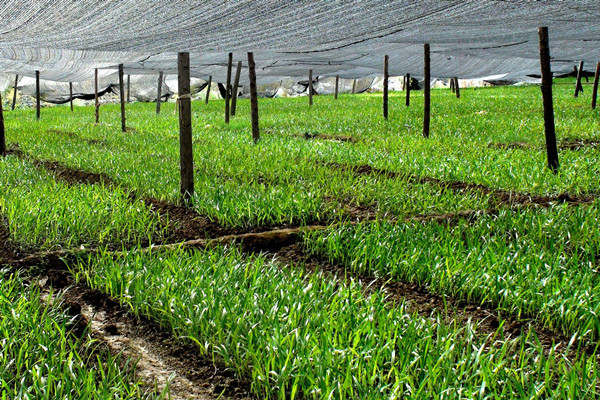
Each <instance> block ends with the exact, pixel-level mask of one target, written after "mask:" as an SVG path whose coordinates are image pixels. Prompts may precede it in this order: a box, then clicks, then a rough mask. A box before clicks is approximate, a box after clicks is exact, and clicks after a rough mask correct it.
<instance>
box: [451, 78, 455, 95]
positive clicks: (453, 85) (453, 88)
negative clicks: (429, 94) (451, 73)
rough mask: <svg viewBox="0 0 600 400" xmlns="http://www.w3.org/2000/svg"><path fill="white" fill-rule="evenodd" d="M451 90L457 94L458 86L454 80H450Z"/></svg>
mask: <svg viewBox="0 0 600 400" xmlns="http://www.w3.org/2000/svg"><path fill="white" fill-rule="evenodd" d="M450 90H452V93H456V86H455V83H454V78H453V77H452V78H450Z"/></svg>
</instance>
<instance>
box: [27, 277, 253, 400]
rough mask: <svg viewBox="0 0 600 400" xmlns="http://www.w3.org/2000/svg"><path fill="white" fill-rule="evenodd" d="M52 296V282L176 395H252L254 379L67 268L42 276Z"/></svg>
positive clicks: (205, 398) (148, 378)
mask: <svg viewBox="0 0 600 400" xmlns="http://www.w3.org/2000/svg"><path fill="white" fill-rule="evenodd" d="M37 282H38V284H39V285H40V286H41V287H42V289H43V290H44V292H43V293H44V294H45V296H46V299H47V298H48V295H49V289H50V287H53V288H54V289H60V290H62V299H63V307H64V308H65V309H66V310H67V311H68V312H69V314H70V315H71V316H72V317H73V318H74V320H76V321H77V326H76V327H75V329H78V330H80V331H83V330H84V329H85V326H87V327H88V328H87V329H89V333H90V335H91V336H92V337H94V338H95V339H97V340H98V341H99V342H100V343H101V344H103V345H106V346H107V347H108V348H109V349H110V351H111V353H113V354H115V355H117V354H122V355H124V356H126V357H128V358H131V359H133V360H135V361H136V374H137V376H138V378H140V379H141V380H142V381H143V382H144V383H145V384H146V385H148V387H150V388H154V387H156V388H157V389H158V390H159V391H163V390H164V389H165V387H166V386H167V385H168V386H169V390H170V398H171V399H174V400H187V399H199V400H212V399H217V398H219V399H231V400H241V399H250V398H251V396H250V394H249V393H250V383H249V381H240V380H238V379H236V378H235V376H234V374H233V373H232V372H230V371H228V370H227V369H226V368H225V367H224V366H222V365H219V363H218V361H217V362H216V364H215V362H214V361H213V360H212V358H210V359H208V358H203V357H200V356H199V355H198V351H197V349H196V348H195V347H194V345H193V344H182V342H181V341H180V340H177V338H175V337H174V336H173V334H172V333H171V332H169V331H167V330H166V329H164V328H162V327H160V326H159V325H157V324H155V323H153V322H152V321H150V320H147V319H144V318H140V317H136V316H135V315H134V313H133V312H132V311H131V310H129V309H126V308H124V307H123V306H121V305H119V303H118V302H116V301H114V300H113V299H111V298H110V297H109V296H107V295H105V294H103V293H101V292H99V291H96V290H92V289H90V288H88V287H86V286H83V285H80V284H75V282H74V280H73V278H72V276H71V275H70V274H69V273H68V272H66V271H57V270H51V271H48V274H47V275H45V276H43V277H39V278H38V279H37Z"/></svg>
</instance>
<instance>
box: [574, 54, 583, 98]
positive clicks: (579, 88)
mask: <svg viewBox="0 0 600 400" xmlns="http://www.w3.org/2000/svg"><path fill="white" fill-rule="evenodd" d="M582 73H583V61H580V62H579V69H578V70H577V83H575V97H579V92H581V93H583V86H582V85H581V74H582Z"/></svg>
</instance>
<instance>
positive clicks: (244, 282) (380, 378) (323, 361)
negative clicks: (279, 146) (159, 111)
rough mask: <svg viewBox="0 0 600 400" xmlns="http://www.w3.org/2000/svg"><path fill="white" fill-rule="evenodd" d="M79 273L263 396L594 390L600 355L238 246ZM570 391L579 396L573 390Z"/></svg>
mask: <svg viewBox="0 0 600 400" xmlns="http://www.w3.org/2000/svg"><path fill="white" fill-rule="evenodd" d="M89 261H90V262H89V263H83V264H82V265H80V267H79V268H80V270H79V272H78V273H79V275H80V279H85V280H86V281H87V282H88V283H89V284H90V285H92V286H93V287H96V288H99V289H101V290H104V291H106V292H108V293H110V294H112V295H113V296H116V297H117V298H118V299H120V300H121V301H122V302H123V303H126V304H129V305H130V306H131V307H132V308H133V309H134V310H137V311H138V312H139V313H141V314H144V315H146V316H150V317H151V318H153V319H156V320H158V321H160V322H161V323H162V324H164V325H166V326H168V327H171V329H173V331H174V332H175V334H176V335H178V336H181V337H185V338H187V339H188V340H191V341H193V342H195V343H196V344H197V346H198V351H200V352H201V353H203V354H207V355H209V356H212V357H216V358H218V359H220V360H222V361H223V362H225V363H226V364H227V365H228V366H229V367H230V368H232V369H234V370H235V371H236V372H237V373H238V374H240V375H242V376H251V377H252V388H253V391H254V392H255V394H256V395H257V396H258V397H259V398H280V399H295V398H312V399H327V398H336V399H357V398H360V399H382V398H407V399H422V398H437V399H449V398H508V397H513V398H514V396H515V395H516V396H518V397H519V398H584V397H585V398H594V397H595V396H596V395H597V392H596V385H597V384H598V381H597V380H598V375H597V365H596V362H595V361H594V360H595V357H588V356H586V355H581V356H578V357H575V358H573V359H572V360H573V361H572V362H571V361H568V360H567V359H566V358H562V357H559V356H558V355H557V354H554V352H553V351H551V352H550V353H549V354H547V353H546V352H544V349H543V348H542V347H540V346H539V345H538V344H537V342H536V337H535V334H534V333H532V332H529V333H526V334H524V335H523V336H522V337H520V338H517V339H512V340H507V339H505V338H503V337H501V335H500V334H499V333H496V334H490V335H482V334H480V333H478V332H477V327H476V326H475V325H473V324H471V323H467V324H466V325H464V326H459V325H457V324H456V323H454V324H452V323H450V324H447V323H444V322H442V321H441V320H439V319H435V318H433V319H425V318H422V317H419V316H418V315H416V314H410V313H408V312H407V311H406V310H405V306H404V304H397V305H396V306H394V307H391V306H390V304H389V303H387V301H386V299H385V295H384V294H383V293H378V292H376V293H374V294H372V295H368V296H367V295H365V294H364V292H363V288H362V286H361V285H360V284H359V283H357V282H350V283H347V284H345V283H339V282H335V281H331V280H329V279H325V278H324V277H323V276H322V275H320V274H317V275H311V276H310V277H308V278H307V277H306V275H305V274H304V272H303V271H302V270H300V269H296V268H284V267H283V266H281V265H278V263H277V262H273V261H270V260H268V259H266V258H265V257H262V256H259V257H247V258H246V257H242V256H241V255H240V254H239V252H238V251H237V250H236V249H235V248H234V249H229V250H227V249H223V248H216V249H211V250H206V251H194V252H192V253H190V252H186V251H176V252H168V253H167V252H153V253H140V252H132V253H129V254H126V255H123V256H121V257H118V258H115V257H113V256H112V255H110V254H106V255H104V256H102V257H100V258H99V259H95V260H89ZM570 396H575V397H570Z"/></svg>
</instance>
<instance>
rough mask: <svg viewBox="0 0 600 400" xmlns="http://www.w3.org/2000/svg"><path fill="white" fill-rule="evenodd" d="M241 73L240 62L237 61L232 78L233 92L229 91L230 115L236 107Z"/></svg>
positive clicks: (233, 113)
mask: <svg viewBox="0 0 600 400" xmlns="http://www.w3.org/2000/svg"><path fill="white" fill-rule="evenodd" d="M241 73H242V62H241V61H238V63H237V68H236V69H235V79H234V80H233V92H232V93H231V115H232V116H234V115H235V110H236V107H237V97H238V90H239V88H240V74H241Z"/></svg>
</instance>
